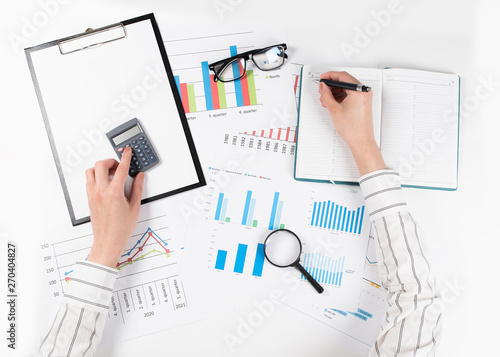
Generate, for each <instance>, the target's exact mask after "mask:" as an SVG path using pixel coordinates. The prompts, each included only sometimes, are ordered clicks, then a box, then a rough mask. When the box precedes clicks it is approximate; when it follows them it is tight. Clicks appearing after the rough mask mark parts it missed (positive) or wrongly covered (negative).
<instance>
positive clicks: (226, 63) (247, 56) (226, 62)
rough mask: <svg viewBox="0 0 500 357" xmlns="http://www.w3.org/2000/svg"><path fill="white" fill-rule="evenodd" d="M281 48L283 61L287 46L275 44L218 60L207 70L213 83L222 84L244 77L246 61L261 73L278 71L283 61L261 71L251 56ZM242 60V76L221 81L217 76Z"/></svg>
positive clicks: (286, 56)
mask: <svg viewBox="0 0 500 357" xmlns="http://www.w3.org/2000/svg"><path fill="white" fill-rule="evenodd" d="M278 46H280V47H283V54H284V56H283V58H284V60H285V59H287V58H288V55H287V54H286V53H285V52H284V51H286V49H287V46H286V43H280V44H277V45H272V46H267V47H263V48H259V49H257V50H251V51H246V52H243V53H239V54H237V55H235V56H231V57H229V58H225V59H223V60H220V61H217V62H214V63H211V64H209V65H208V68H209V69H210V70H211V71H212V72H214V82H217V81H221V82H224V83H228V82H234V81H236V80H238V79H240V78H243V77H244V76H245V74H246V73H247V61H252V62H253V64H254V65H255V67H257V68H258V69H260V70H261V71H274V70H275V69H278V68H280V67H281V66H283V65H284V64H285V61H284V60H283V63H282V64H280V65H279V66H278V67H275V68H269V69H263V68H260V67H259V66H258V65H257V63H255V61H254V60H253V56H254V55H255V54H257V53H260V52H266V51H267V50H269V49H271V48H273V47H278ZM241 58H243V59H244V60H245V67H244V68H243V74H242V75H241V76H239V77H238V78H232V79H230V80H227V81H225V80H223V79H221V78H220V77H219V74H220V73H224V71H225V70H226V69H227V67H228V66H229V65H230V64H232V63H233V62H234V61H235V60H236V59H241ZM220 64H223V66H222V67H221V69H220V70H219V71H218V72H217V71H215V67H216V66H218V65H220Z"/></svg>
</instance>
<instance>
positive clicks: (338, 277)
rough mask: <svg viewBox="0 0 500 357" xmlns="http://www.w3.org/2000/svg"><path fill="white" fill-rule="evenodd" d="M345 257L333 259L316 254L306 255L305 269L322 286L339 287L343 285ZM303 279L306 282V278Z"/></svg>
mask: <svg viewBox="0 0 500 357" xmlns="http://www.w3.org/2000/svg"><path fill="white" fill-rule="evenodd" d="M344 263H345V256H343V257H340V258H337V259H333V258H331V257H329V256H326V255H323V254H319V253H318V252H315V253H306V254H304V264H303V266H304V268H305V270H306V271H307V272H308V273H309V274H311V276H312V277H313V278H314V279H316V281H318V282H319V283H320V284H325V285H330V286H338V287H340V286H341V284H342V273H343V271H344ZM301 279H303V280H305V277H304V276H301Z"/></svg>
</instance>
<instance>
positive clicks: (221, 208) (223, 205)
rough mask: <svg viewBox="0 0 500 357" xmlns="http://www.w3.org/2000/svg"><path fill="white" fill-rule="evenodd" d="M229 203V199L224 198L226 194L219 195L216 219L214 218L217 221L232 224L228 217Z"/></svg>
mask: <svg viewBox="0 0 500 357" xmlns="http://www.w3.org/2000/svg"><path fill="white" fill-rule="evenodd" d="M227 203H228V200H227V198H224V194H223V193H219V199H218V201H217V209H216V211H215V217H214V219H215V220H216V221H220V222H230V220H231V219H230V218H229V217H226V211H227Z"/></svg>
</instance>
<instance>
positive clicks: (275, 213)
mask: <svg viewBox="0 0 500 357" xmlns="http://www.w3.org/2000/svg"><path fill="white" fill-rule="evenodd" d="M279 198H280V193H279V192H275V193H274V200H273V208H272V211H271V218H270V220H269V229H270V230H274V229H283V228H285V225H284V224H281V225H280V220H281V213H282V211H283V201H280V200H279Z"/></svg>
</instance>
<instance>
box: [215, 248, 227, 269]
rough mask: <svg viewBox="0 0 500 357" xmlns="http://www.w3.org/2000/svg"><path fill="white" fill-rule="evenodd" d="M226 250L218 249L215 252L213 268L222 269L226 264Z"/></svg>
mask: <svg viewBox="0 0 500 357" xmlns="http://www.w3.org/2000/svg"><path fill="white" fill-rule="evenodd" d="M226 258H227V251H226V250H219V251H218V252H217V260H216V261H215V269H218V270H224V268H225V266H226Z"/></svg>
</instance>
